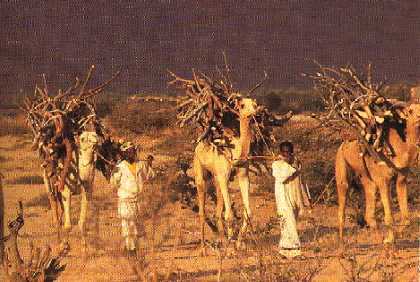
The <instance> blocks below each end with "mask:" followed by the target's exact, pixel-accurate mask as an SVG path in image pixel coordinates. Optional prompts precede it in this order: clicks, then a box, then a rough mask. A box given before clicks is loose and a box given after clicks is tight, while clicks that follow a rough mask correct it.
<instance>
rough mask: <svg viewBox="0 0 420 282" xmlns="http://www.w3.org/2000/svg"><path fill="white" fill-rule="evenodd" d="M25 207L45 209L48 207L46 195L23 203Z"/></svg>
mask: <svg viewBox="0 0 420 282" xmlns="http://www.w3.org/2000/svg"><path fill="white" fill-rule="evenodd" d="M25 206H26V207H45V208H48V207H49V206H50V202H49V200H48V195H47V193H42V194H41V195H38V196H36V197H34V198H32V199H31V200H29V201H28V202H26V203H25Z"/></svg>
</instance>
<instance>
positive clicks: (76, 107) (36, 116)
mask: <svg viewBox="0 0 420 282" xmlns="http://www.w3.org/2000/svg"><path fill="white" fill-rule="evenodd" d="M93 69H94V66H92V67H91V68H90V70H89V72H88V74H87V77H86V79H85V80H84V81H83V82H82V81H80V80H79V79H78V78H76V82H75V84H74V85H73V86H71V87H69V88H68V89H67V90H65V91H62V90H61V89H60V90H59V91H58V93H57V95H50V93H49V91H48V87H47V82H46V79H45V76H44V83H43V84H44V86H43V88H40V87H38V86H36V87H35V92H34V95H33V96H32V97H26V99H25V100H24V105H23V107H22V110H24V111H25V113H26V121H27V124H28V126H29V127H30V129H31V130H32V133H33V135H34V139H33V149H34V150H38V152H39V155H40V157H41V158H42V160H43V163H42V167H44V169H46V171H47V174H48V177H50V179H53V183H54V184H55V185H57V186H58V189H59V190H60V191H61V190H62V189H63V188H64V180H65V178H66V176H67V173H68V170H69V166H70V163H71V160H72V154H73V151H74V149H75V147H76V139H77V137H78V136H79V135H80V134H81V133H82V132H83V131H84V130H89V131H95V132H96V133H97V134H98V135H99V136H100V137H104V136H105V135H106V130H105V128H104V127H103V125H102V123H101V121H100V120H99V118H98V117H97V115H96V111H95V107H94V104H93V103H92V102H91V101H90V100H91V98H92V97H94V96H95V95H97V94H99V93H101V92H102V91H103V90H104V88H105V87H106V86H107V85H108V84H109V83H110V82H111V81H112V80H113V79H114V78H115V77H116V76H117V75H118V74H119V73H117V74H115V75H114V77H112V78H111V79H110V80H108V81H106V82H105V83H103V84H101V85H99V86H97V87H95V88H90V89H88V88H87V84H88V82H89V80H90V78H91V76H92V72H93Z"/></svg>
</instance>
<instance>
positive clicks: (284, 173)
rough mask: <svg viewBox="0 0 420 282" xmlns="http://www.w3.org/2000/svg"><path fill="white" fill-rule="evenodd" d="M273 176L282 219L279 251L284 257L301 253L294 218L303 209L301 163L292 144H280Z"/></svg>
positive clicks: (278, 209)
mask: <svg viewBox="0 0 420 282" xmlns="http://www.w3.org/2000/svg"><path fill="white" fill-rule="evenodd" d="M272 169H273V176H274V178H275V196H276V205H277V214H278V216H280V217H281V219H282V224H281V234H280V242H279V253H280V254H281V255H283V256H285V257H296V256H300V255H301V251H300V240H299V235H298V232H297V226H296V219H297V216H298V215H299V214H300V213H301V212H302V211H303V197H302V190H301V180H300V176H299V175H300V172H301V165H300V163H299V161H298V160H297V158H296V157H295V156H294V155H293V144H292V143H291V142H287V141H286V142H282V143H281V144H280V160H277V161H275V162H273V164H272Z"/></svg>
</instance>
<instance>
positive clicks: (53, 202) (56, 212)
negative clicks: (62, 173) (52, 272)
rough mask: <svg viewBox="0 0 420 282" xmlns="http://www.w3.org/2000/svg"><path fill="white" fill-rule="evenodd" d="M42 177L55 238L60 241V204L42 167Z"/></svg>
mask: <svg viewBox="0 0 420 282" xmlns="http://www.w3.org/2000/svg"><path fill="white" fill-rule="evenodd" d="M42 178H43V180H44V186H45V191H46V192H47V195H48V201H49V202H50V209H51V212H52V221H53V222H52V223H53V226H55V228H56V231H57V238H58V241H60V240H61V239H60V237H61V236H60V228H61V210H60V209H61V206H60V205H59V203H57V198H56V196H55V195H54V191H53V188H52V186H51V179H50V178H49V177H48V176H47V171H46V170H45V169H44V170H43V171H42Z"/></svg>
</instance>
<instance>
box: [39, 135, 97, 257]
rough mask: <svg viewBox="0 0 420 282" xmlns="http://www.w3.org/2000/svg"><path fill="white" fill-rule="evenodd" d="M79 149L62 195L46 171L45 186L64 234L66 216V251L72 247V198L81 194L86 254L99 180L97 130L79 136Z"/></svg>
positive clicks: (58, 225) (54, 219) (57, 224)
mask: <svg viewBox="0 0 420 282" xmlns="http://www.w3.org/2000/svg"><path fill="white" fill-rule="evenodd" d="M78 143H79V144H78V148H77V149H76V150H75V152H74V157H73V160H72V165H71V168H70V172H69V173H68V176H67V178H66V185H65V186H64V189H63V191H61V192H60V191H59V192H58V193H59V196H58V199H59V201H57V197H55V196H54V192H53V191H54V189H53V188H52V187H53V183H52V181H51V179H50V178H49V177H48V175H47V172H46V170H44V172H43V178H44V184H45V187H46V189H47V192H48V197H49V201H50V205H51V208H52V210H53V221H54V224H55V225H56V227H57V230H58V234H60V229H61V224H62V216H63V215H64V224H63V228H64V233H65V235H66V236H65V238H64V241H63V242H62V244H63V248H69V243H68V234H69V232H70V230H71V220H70V209H71V195H72V194H78V193H80V194H81V207H80V217H79V223H78V225H79V229H80V233H81V236H82V248H83V252H86V248H87V241H86V230H85V223H86V217H87V210H88V205H89V202H90V201H91V199H92V188H93V181H94V178H95V156H96V155H95V148H96V145H97V144H98V136H97V134H96V132H95V131H84V132H82V134H81V135H80V137H79V142H78Z"/></svg>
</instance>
